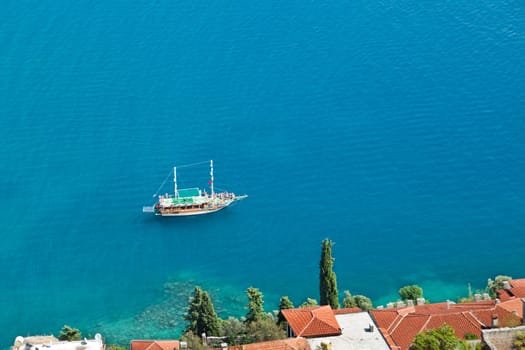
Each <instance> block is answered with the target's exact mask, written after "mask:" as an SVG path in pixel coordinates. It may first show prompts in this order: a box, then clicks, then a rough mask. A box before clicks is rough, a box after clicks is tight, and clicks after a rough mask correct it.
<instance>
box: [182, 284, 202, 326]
mask: <svg viewBox="0 0 525 350" xmlns="http://www.w3.org/2000/svg"><path fill="white" fill-rule="evenodd" d="M202 294H203V291H202V289H201V287H199V286H196V287H195V288H194V289H193V296H192V297H190V300H189V306H188V310H187V312H186V314H185V315H184V320H185V321H189V324H188V326H186V330H185V332H186V333H187V332H190V331H191V332H193V333H194V334H200V333H199V331H198V328H199V327H200V325H198V322H199V314H200V307H201V303H202Z"/></svg>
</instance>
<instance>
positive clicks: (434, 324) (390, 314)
mask: <svg viewBox="0 0 525 350" xmlns="http://www.w3.org/2000/svg"><path fill="white" fill-rule="evenodd" d="M517 300H518V301H521V299H517ZM517 307H518V303H516V302H513V301H509V302H505V303H499V304H497V303H496V302H495V301H494V300H486V301H480V302H472V303H462V304H455V303H452V302H444V303H437V304H425V305H417V306H412V307H405V308H395V309H380V310H371V311H370V314H371V316H372V318H373V319H374V321H375V322H376V324H377V325H378V328H379V330H380V331H381V333H382V334H383V336H384V337H385V339H386V340H387V342H388V344H389V345H390V347H391V348H394V347H393V345H392V344H391V343H392V341H393V342H394V343H395V345H397V346H398V347H399V348H400V349H401V350H405V349H408V348H409V347H410V345H411V343H412V341H413V340H414V338H415V336H416V335H417V334H419V333H421V332H424V331H427V330H430V329H434V328H439V327H440V326H442V325H443V324H444V323H446V324H448V325H450V326H451V327H452V328H453V329H454V332H455V334H456V336H457V337H458V338H464V337H465V334H466V333H473V334H475V335H477V336H478V337H480V338H481V329H482V328H486V327H491V326H492V317H493V315H495V316H497V317H498V326H500V327H502V326H509V325H516V324H517V323H519V322H521V318H520V315H519V314H518V313H517V312H516V313H517V314H513V313H512V311H513V309H515V308H517ZM515 311H517V310H515ZM522 312H523V311H522Z"/></svg>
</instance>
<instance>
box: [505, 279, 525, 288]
mask: <svg viewBox="0 0 525 350" xmlns="http://www.w3.org/2000/svg"><path fill="white" fill-rule="evenodd" d="M509 283H510V285H511V286H512V287H514V288H519V287H525V278H520V279H517V280H510V281H509Z"/></svg>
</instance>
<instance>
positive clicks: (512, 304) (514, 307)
mask: <svg viewBox="0 0 525 350" xmlns="http://www.w3.org/2000/svg"><path fill="white" fill-rule="evenodd" d="M499 306H500V307H502V308H504V309H505V310H507V311H509V312H511V313H512V312H513V311H514V312H516V315H518V316H519V317H521V318H523V302H522V301H521V298H512V299H509V300H507V301H502V302H501V303H499Z"/></svg>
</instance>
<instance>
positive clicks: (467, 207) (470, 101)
mask: <svg viewBox="0 0 525 350" xmlns="http://www.w3.org/2000/svg"><path fill="white" fill-rule="evenodd" d="M0 50H1V54H0V140H1V142H2V146H1V147H0V167H1V169H2V176H0V198H1V201H0V227H1V232H2V244H1V245H0V329H1V330H2V331H1V332H0V333H1V335H0V348H2V349H6V348H8V347H9V346H10V345H12V343H13V340H14V338H15V337H16V336H18V335H22V336H27V335H36V334H50V333H53V334H55V335H57V334H58V333H59V330H60V329H61V328H62V326H63V325H64V324H68V325H71V326H73V327H76V328H79V329H80V330H81V331H82V332H83V334H84V335H86V336H93V335H94V334H95V333H97V332H98V333H101V334H102V335H103V336H104V337H106V339H107V341H108V342H113V343H120V344H124V345H125V344H127V343H128V342H129V340H130V339H133V338H173V337H175V338H178V337H179V336H180V335H181V332H182V330H183V328H184V326H185V323H184V321H183V320H182V314H183V313H184V311H185V307H186V306H187V301H188V297H189V296H190V295H191V292H192V290H193V288H194V287H195V286H197V285H198V286H201V287H203V288H204V289H205V290H208V291H209V292H210V294H211V296H212V301H213V303H214V305H215V307H216V309H217V311H218V313H219V316H220V317H222V318H227V317H228V316H235V317H240V316H243V315H245V314H246V312H247V310H246V309H245V305H246V304H247V302H248V300H247V297H246V294H245V291H246V289H247V288H248V287H252V286H253V287H257V288H259V289H260V290H261V292H262V293H263V295H264V302H265V304H264V305H265V310H266V311H271V310H275V309H276V308H277V305H278V302H279V298H280V296H283V295H288V296H289V297H290V299H291V300H292V302H293V303H294V304H295V305H296V306H297V305H299V304H301V303H302V302H303V301H305V300H306V298H307V297H311V298H315V299H317V300H318V299H319V290H318V278H319V259H320V253H321V241H322V240H323V239H324V238H329V239H331V240H332V241H333V242H334V243H335V245H334V246H333V250H332V254H333V256H334V258H335V261H334V271H335V272H336V274H337V282H338V288H339V291H340V295H342V294H343V291H344V290H349V291H350V292H351V293H352V294H363V295H367V296H369V297H370V298H372V300H373V301H374V304H375V305H381V304H384V303H387V302H389V301H392V300H394V301H395V300H397V297H398V295H397V291H398V290H399V288H401V287H402V286H404V285H407V284H414V283H415V284H418V285H420V286H421V287H422V288H423V290H424V294H425V296H426V297H427V298H428V299H429V300H430V301H432V302H437V301H443V300H445V299H450V300H457V299H458V297H461V296H466V295H467V293H468V284H469V283H470V285H471V287H472V289H473V290H477V289H482V288H483V287H484V286H485V285H486V282H487V278H494V277H495V276H496V275H499V274H505V275H510V276H513V277H515V278H517V277H525V267H524V265H523V256H524V253H525V238H524V232H525V231H524V229H525V188H524V180H525V175H524V174H525V156H524V155H525V4H524V3H523V1H521V0H504V1H493V0H485V1H465V0H458V1H439V2H435V1H426V0H424V1H415V0H408V1H390V0H372V1H315V0H312V1H295V0H291V1H274V0H269V1H256V2H243V1H240V2H239V1H237V2H231V1H230V2H229V1H201V0H192V1H182V0H175V1H166V0H154V1H140V0H139V1H131V2H130V1H117V0H111V1H84V0H80V1H74V2H70V1H25V0H22V1H18V0H7V1H3V2H2V3H1V4H0ZM209 159H213V160H214V161H215V185H216V187H219V188H224V189H228V190H230V191H234V192H236V193H238V194H243V193H246V194H248V195H249V198H248V199H247V200H245V201H242V202H240V203H238V205H236V206H234V207H232V208H228V209H226V210H224V211H222V212H219V213H216V214H212V215H209V216H201V217H190V218H182V219H181V218H159V217H154V216H151V214H150V215H147V214H143V213H142V206H143V205H152V204H153V203H154V198H152V195H153V194H154V193H155V192H156V191H157V188H158V187H159V186H160V185H161V184H162V182H163V181H164V179H165V178H166V176H167V174H168V173H169V171H170V170H171V169H172V167H173V166H174V165H183V164H190V163H196V162H201V161H206V160H209ZM208 172H209V169H208V168H207V165H206V164H204V165H200V166H195V167H188V168H181V169H180V172H178V175H179V176H178V185H179V187H193V186H201V187H206V186H207V182H208ZM172 185H173V183H172V180H171V178H169V177H168V181H167V182H166V185H165V186H164V188H162V189H161V192H164V191H165V192H169V191H171V190H172Z"/></svg>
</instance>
